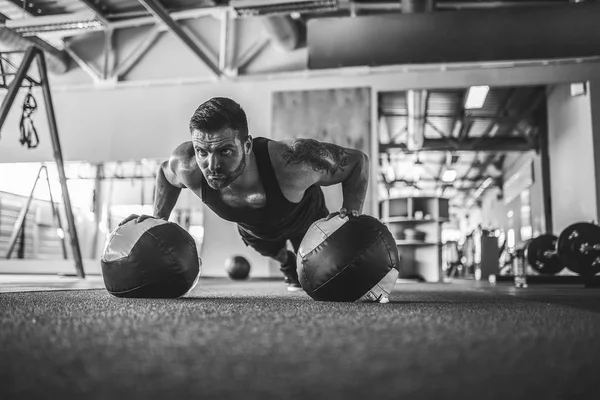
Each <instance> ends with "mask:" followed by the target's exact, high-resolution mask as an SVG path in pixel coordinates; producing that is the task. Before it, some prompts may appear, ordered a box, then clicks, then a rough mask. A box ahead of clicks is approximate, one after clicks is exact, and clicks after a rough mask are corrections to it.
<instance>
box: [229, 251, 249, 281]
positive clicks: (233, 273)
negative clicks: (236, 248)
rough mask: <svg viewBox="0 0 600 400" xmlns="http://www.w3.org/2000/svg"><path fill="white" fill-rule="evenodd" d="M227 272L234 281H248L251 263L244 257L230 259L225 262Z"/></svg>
mask: <svg viewBox="0 0 600 400" xmlns="http://www.w3.org/2000/svg"><path fill="white" fill-rule="evenodd" d="M225 271H227V275H229V277H230V278H231V279H233V280H234V281H240V280H244V279H248V275H250V263H249V262H248V260H246V258H245V257H242V256H234V257H229V258H228V259H227V260H225Z"/></svg>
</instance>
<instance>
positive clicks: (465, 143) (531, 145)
mask: <svg viewBox="0 0 600 400" xmlns="http://www.w3.org/2000/svg"><path fill="white" fill-rule="evenodd" d="M379 150H380V151H381V152H389V151H394V150H400V151H402V152H403V153H406V154H413V153H417V152H418V151H481V152H489V153H504V152H507V151H518V152H523V151H530V150H537V140H533V139H529V138H524V137H517V136H512V137H488V138H484V139H480V138H466V139H463V140H459V139H456V138H447V137H445V138H441V139H425V141H424V142H423V147H422V148H421V149H419V150H418V151H411V150H408V148H407V147H406V145H405V144H404V143H389V144H380V145H379Z"/></svg>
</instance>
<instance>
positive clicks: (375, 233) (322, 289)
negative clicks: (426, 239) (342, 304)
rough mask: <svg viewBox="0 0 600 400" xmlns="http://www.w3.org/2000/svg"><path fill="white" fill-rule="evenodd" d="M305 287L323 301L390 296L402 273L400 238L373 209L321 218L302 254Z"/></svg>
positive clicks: (306, 237)
mask: <svg viewBox="0 0 600 400" xmlns="http://www.w3.org/2000/svg"><path fill="white" fill-rule="evenodd" d="M297 265H298V278H299V280H300V284H301V285H302V288H303V289H304V291H305V292H306V293H307V294H308V295H309V296H310V297H312V298H313V299H315V300H321V301H382V302H385V301H387V297H388V295H389V293H390V292H391V291H392V288H393V287H394V285H395V284H396V279H397V278H398V275H399V268H400V267H399V266H400V261H399V256H398V248H397V247H396V241H395V239H394V237H393V236H392V234H391V233H390V231H389V230H388V228H387V227H386V226H385V225H384V224H383V223H382V222H380V221H379V220H378V219H376V218H373V217H370V216H368V215H360V216H358V217H352V216H351V217H344V218H341V217H340V216H339V215H336V216H334V217H333V218H331V219H329V220H327V219H325V218H324V219H320V220H318V221H316V222H314V223H313V224H312V225H311V226H310V228H309V229H308V231H307V232H306V234H305V235H304V238H303V239H302V243H301V244H300V248H299V250H298V255H297Z"/></svg>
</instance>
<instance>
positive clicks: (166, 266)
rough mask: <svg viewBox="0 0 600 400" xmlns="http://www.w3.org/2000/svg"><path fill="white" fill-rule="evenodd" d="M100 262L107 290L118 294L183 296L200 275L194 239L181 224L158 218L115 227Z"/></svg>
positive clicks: (128, 295)
mask: <svg viewBox="0 0 600 400" xmlns="http://www.w3.org/2000/svg"><path fill="white" fill-rule="evenodd" d="M100 261H101V264H102V278H103V279H104V284H105V286H106V289H107V290H108V292H109V293H110V294H112V295H114V296H117V297H147V298H176V297H181V296H183V295H184V294H186V293H188V292H189V291H190V290H192V289H193V288H194V286H195V285H196V284H197V283H198V279H199V277H200V263H201V262H200V259H199V257H198V250H197V248H196V242H195V240H194V238H193V237H192V236H191V235H190V234H189V233H188V232H187V231H186V230H185V229H183V228H182V227H180V226H179V225H177V224H175V223H172V222H168V221H165V220H162V219H156V218H148V219H145V220H143V221H142V222H139V223H138V222H135V220H132V221H129V222H127V223H126V224H124V225H121V226H119V227H118V228H116V229H115V230H114V231H113V232H112V233H111V234H110V236H109V237H108V239H107V241H106V246H105V248H104V251H103V253H102V257H101V260H100Z"/></svg>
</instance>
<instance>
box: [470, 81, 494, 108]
mask: <svg viewBox="0 0 600 400" xmlns="http://www.w3.org/2000/svg"><path fill="white" fill-rule="evenodd" d="M489 91H490V87H489V86H471V87H470V88H469V91H468V92H467V100H466V101H465V108H466V109H467V110H470V109H473V108H481V107H483V104H484V103H485V98H486V97H487V94H488V92H489Z"/></svg>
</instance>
